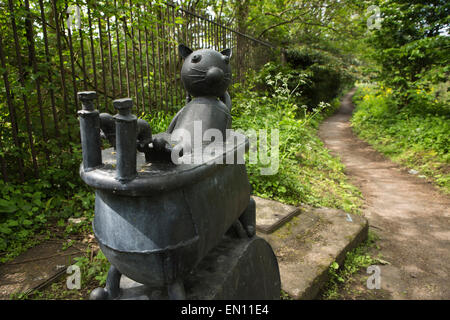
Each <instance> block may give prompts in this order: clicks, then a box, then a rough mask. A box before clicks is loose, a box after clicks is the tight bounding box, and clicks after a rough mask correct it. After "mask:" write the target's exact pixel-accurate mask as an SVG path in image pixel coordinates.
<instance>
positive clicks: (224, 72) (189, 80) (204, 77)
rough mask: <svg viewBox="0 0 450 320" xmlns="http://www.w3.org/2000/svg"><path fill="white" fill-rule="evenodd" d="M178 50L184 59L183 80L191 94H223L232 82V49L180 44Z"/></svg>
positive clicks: (198, 95)
mask: <svg viewBox="0 0 450 320" xmlns="http://www.w3.org/2000/svg"><path fill="white" fill-rule="evenodd" d="M178 51H179V53H180V55H181V56H182V57H183V59H184V63H183V67H182V68H181V80H182V81H183V84H184V87H185V88H186V90H187V91H188V92H189V94H190V95H192V96H194V97H200V96H216V97H220V96H222V95H223V94H224V93H225V92H226V91H227V88H228V86H229V84H230V82H231V67H230V58H231V49H225V50H223V51H222V52H218V51H215V50H212V49H200V50H196V51H192V49H190V48H188V47H186V46H185V45H182V44H180V45H179V46H178Z"/></svg>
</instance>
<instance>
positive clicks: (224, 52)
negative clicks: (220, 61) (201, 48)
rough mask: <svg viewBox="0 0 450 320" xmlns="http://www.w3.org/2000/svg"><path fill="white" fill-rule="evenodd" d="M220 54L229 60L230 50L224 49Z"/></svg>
mask: <svg viewBox="0 0 450 320" xmlns="http://www.w3.org/2000/svg"><path fill="white" fill-rule="evenodd" d="M221 54H223V55H224V56H227V57H228V58H231V54H232V52H231V49H225V50H223V51H222V52H221Z"/></svg>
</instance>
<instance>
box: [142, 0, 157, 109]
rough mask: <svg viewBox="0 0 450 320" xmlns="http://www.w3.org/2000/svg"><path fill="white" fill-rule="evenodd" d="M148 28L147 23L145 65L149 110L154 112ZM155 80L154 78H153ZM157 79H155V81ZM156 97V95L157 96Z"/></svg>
mask: <svg viewBox="0 0 450 320" xmlns="http://www.w3.org/2000/svg"><path fill="white" fill-rule="evenodd" d="M144 11H145V12H147V9H145V6H144ZM148 41H149V40H148V30H147V25H145V27H144V42H145V66H146V71H147V87H148V112H150V113H151V112H152V104H153V101H152V87H151V84H150V58H149V55H148ZM154 66H155V64H153V67H154ZM153 74H155V72H154V71H153ZM153 80H154V79H153ZM154 82H155V81H153V83H154ZM155 98H156V97H155Z"/></svg>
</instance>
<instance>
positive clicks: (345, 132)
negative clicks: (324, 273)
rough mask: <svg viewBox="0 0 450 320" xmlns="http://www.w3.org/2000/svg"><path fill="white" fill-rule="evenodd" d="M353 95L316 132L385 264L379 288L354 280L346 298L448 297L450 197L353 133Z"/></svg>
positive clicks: (449, 294) (449, 276)
mask: <svg viewBox="0 0 450 320" xmlns="http://www.w3.org/2000/svg"><path fill="white" fill-rule="evenodd" d="M353 94H354V89H353V90H352V91H350V92H349V93H348V94H347V95H346V96H345V97H344V98H343V101H342V104H341V108H340V110H339V111H338V112H337V113H336V114H335V115H333V116H331V117H330V118H328V119H327V120H326V121H325V122H324V123H323V124H322V125H321V127H320V130H319V136H320V137H321V139H322V141H323V142H324V143H325V145H326V147H327V148H328V149H330V150H331V152H332V154H334V155H337V156H339V157H340V158H341V160H342V162H343V163H344V164H345V166H346V173H347V175H348V176H349V177H350V178H351V179H352V181H353V183H355V184H356V185H358V186H359V187H360V189H361V191H362V193H363V196H364V199H365V207H364V209H363V211H364V215H365V217H366V218H367V219H368V220H369V224H370V225H371V227H372V229H371V230H372V231H374V233H375V234H377V235H378V236H379V238H380V239H379V240H378V241H377V244H378V245H379V247H380V250H379V252H380V253H381V254H382V257H383V259H384V260H386V261H387V262H389V263H390V264H385V265H381V266H380V269H381V289H380V290H369V289H367V288H365V285H362V281H359V282H358V281H355V283H354V284H353V285H351V286H353V287H354V288H353V289H354V290H349V292H350V294H349V295H350V296H348V297H347V298H352V294H353V298H355V295H359V298H384V299H450V209H449V208H450V199H449V197H448V196H446V195H443V194H442V193H440V192H439V191H438V190H437V189H436V188H435V187H433V186H432V185H430V184H429V183H427V182H426V181H424V180H423V179H421V178H419V177H417V176H415V175H412V174H409V173H408V171H407V169H406V168H402V167H401V166H399V165H396V164H394V163H393V162H391V161H390V160H388V159H386V158H385V157H384V156H382V155H381V154H380V153H378V152H376V151H374V150H373V149H372V148H371V147H370V146H369V145H368V144H367V143H365V142H363V141H361V140H360V139H358V138H357V137H356V136H355V135H354V134H353V132H352V129H351V125H350V121H349V120H350V117H351V114H352V112H353V108H354V106H353V104H352V101H351V98H352V96H353ZM366 277H367V275H366ZM350 289H352V288H350ZM363 291H365V292H363ZM369 291H372V292H373V293H372V292H369ZM374 291H378V292H374ZM377 293H378V294H377ZM356 298H358V297H356Z"/></svg>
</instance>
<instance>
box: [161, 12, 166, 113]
mask: <svg viewBox="0 0 450 320" xmlns="http://www.w3.org/2000/svg"><path fill="white" fill-rule="evenodd" d="M159 13H160V17H161V41H162V57H161V56H160V57H159V60H161V59H163V62H164V67H163V74H164V97H165V100H164V111H166V112H167V110H168V103H167V100H168V95H167V68H166V32H165V24H164V10H161V9H160V10H159Z"/></svg>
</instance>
